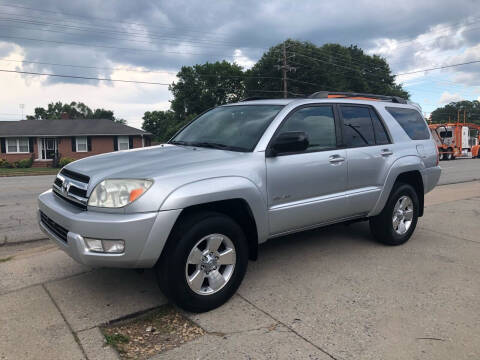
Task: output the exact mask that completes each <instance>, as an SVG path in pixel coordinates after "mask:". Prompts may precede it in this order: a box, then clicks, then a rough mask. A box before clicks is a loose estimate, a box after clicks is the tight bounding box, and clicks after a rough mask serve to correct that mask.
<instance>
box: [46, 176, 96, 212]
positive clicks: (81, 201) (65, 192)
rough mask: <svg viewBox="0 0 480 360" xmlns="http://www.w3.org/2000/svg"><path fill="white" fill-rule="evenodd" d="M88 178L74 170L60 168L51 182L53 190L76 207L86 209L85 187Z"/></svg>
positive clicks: (86, 187) (86, 186)
mask: <svg viewBox="0 0 480 360" xmlns="http://www.w3.org/2000/svg"><path fill="white" fill-rule="evenodd" d="M89 181H90V178H89V177H88V176H86V175H82V174H79V173H77V172H74V171H70V170H67V169H62V171H60V173H59V174H58V175H57V178H56V179H55V181H54V183H53V192H54V193H55V195H57V196H58V197H60V198H61V199H63V200H65V201H68V202H69V203H71V204H72V205H75V206H76V207H78V208H80V209H82V210H86V209H87V203H88V198H87V189H88V182H89Z"/></svg>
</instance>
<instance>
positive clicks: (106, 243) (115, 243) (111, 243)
mask: <svg viewBox="0 0 480 360" xmlns="http://www.w3.org/2000/svg"><path fill="white" fill-rule="evenodd" d="M102 243H103V251H105V252H107V253H110V254H121V253H123V251H124V250H125V242H124V241H123V240H102Z"/></svg>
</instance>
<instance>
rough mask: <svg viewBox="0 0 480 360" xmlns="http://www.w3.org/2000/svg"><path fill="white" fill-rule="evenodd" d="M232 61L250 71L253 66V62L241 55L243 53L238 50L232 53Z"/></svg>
mask: <svg viewBox="0 0 480 360" xmlns="http://www.w3.org/2000/svg"><path fill="white" fill-rule="evenodd" d="M233 60H234V62H235V63H237V64H238V65H240V66H241V67H243V68H244V69H250V68H251V67H252V66H253V65H255V61H254V60H252V59H250V58H249V57H247V56H245V55H243V52H242V50H240V49H235V52H234V53H233Z"/></svg>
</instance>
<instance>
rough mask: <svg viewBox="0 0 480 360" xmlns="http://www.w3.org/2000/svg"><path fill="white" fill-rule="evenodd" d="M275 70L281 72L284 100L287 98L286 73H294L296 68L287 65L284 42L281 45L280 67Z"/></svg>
mask: <svg viewBox="0 0 480 360" xmlns="http://www.w3.org/2000/svg"><path fill="white" fill-rule="evenodd" d="M277 68H278V69H281V70H282V81H283V97H284V98H285V99H286V98H287V97H288V87H287V71H295V70H296V68H295V67H293V66H290V65H288V63H287V47H286V45H285V41H284V42H283V44H282V65H281V66H277Z"/></svg>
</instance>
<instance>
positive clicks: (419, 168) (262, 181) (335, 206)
mask: <svg viewBox="0 0 480 360" xmlns="http://www.w3.org/2000/svg"><path fill="white" fill-rule="evenodd" d="M419 110H420V109H419V107H418V106H417V105H415V104H412V103H410V102H408V101H406V100H404V99H401V98H397V97H387V96H379V95H370V94H352V93H327V92H319V93H315V94H314V95H312V96H311V97H309V98H304V99H282V100H280V99H275V100H248V99H247V100H246V101H242V102H239V103H235V104H228V105H223V106H219V107H217V108H214V109H212V110H209V111H207V112H205V113H203V114H202V115H200V116H198V117H197V118H196V119H195V120H193V121H192V122H191V123H189V124H188V125H187V126H185V127H184V128H183V129H181V130H180V131H179V132H178V133H177V134H176V135H175V136H174V137H173V138H172V139H171V140H170V141H169V142H168V143H166V144H162V145H159V146H153V147H149V148H142V149H135V150H130V151H118V152H114V153H108V154H102V155H97V156H92V157H89V158H86V159H82V160H78V161H75V162H73V163H70V164H68V165H67V166H65V167H64V168H63V169H62V170H61V171H60V172H59V174H58V175H57V177H56V179H55V182H54V184H53V188H52V189H51V190H48V191H46V192H44V193H43V194H41V195H40V196H39V201H38V205H39V211H38V218H39V224H40V228H41V229H42V230H43V231H44V232H45V233H46V234H47V235H48V236H49V237H50V238H51V239H52V240H53V241H54V242H55V243H56V244H57V245H58V246H59V247H60V248H61V249H63V250H64V251H65V252H66V253H67V254H68V255H70V256H71V257H72V258H74V259H75V260H77V261H78V262H80V263H83V264H87V265H91V266H101V267H130V268H151V267H154V268H155V271H156V273H157V275H158V276H157V278H158V283H159V286H160V288H161V289H162V291H163V292H164V293H165V295H166V296H167V297H169V298H170V299H171V300H172V301H173V302H175V303H176V304H178V305H179V306H180V307H182V308H184V309H186V310H189V311H194V312H202V311H208V310H210V309H213V308H215V307H218V306H220V305H221V304H223V303H224V302H225V301H227V300H228V299H229V298H230V297H231V296H232V295H233V294H234V293H235V291H236V290H237V288H238V286H239V285H240V283H241V281H242V279H243V277H244V274H245V271H246V268H247V263H248V260H249V259H252V260H254V259H256V257H257V248H258V245H259V244H261V243H263V242H265V241H267V240H268V239H272V238H275V237H279V236H282V235H285V234H289V233H294V232H299V231H302V230H306V229H311V228H315V227H320V226H325V225H328V224H333V223H339V222H345V221H354V220H367V219H368V220H369V221H370V227H371V230H372V233H373V236H374V237H375V238H376V239H377V240H378V241H380V242H382V243H384V244H387V245H400V244H403V243H405V242H406V241H407V240H408V239H409V238H410V237H411V236H412V233H413V231H414V230H415V226H416V224H417V220H418V217H420V216H422V215H423V208H424V206H423V199H424V194H425V193H427V192H429V191H430V190H432V189H433V187H434V186H435V185H436V184H437V182H438V179H439V177H440V167H439V166H438V153H437V147H436V145H435V143H434V141H433V140H432V138H431V134H430V131H429V129H428V127H427V124H426V123H425V120H424V119H423V117H422V115H421V112H420V111H419Z"/></svg>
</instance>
